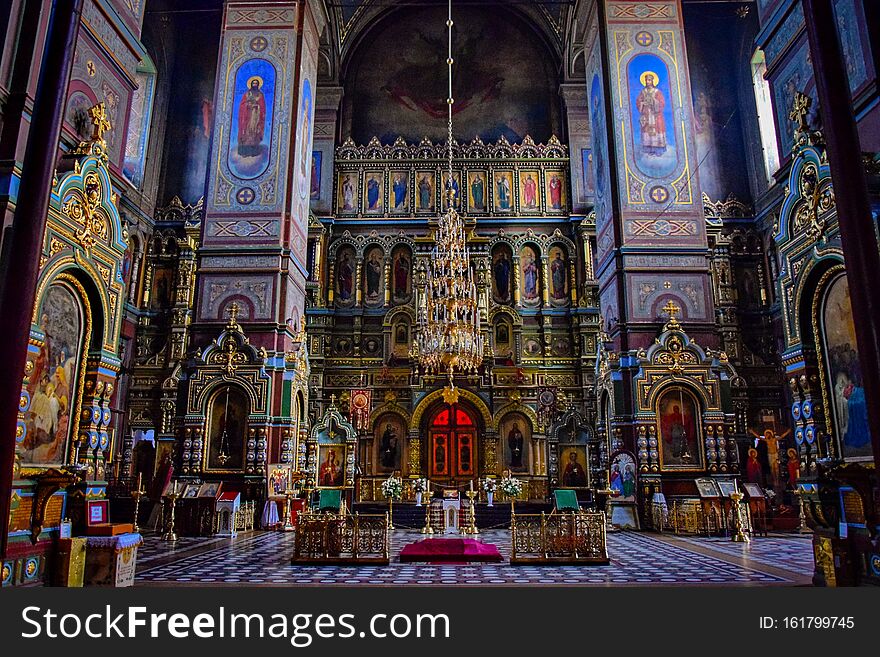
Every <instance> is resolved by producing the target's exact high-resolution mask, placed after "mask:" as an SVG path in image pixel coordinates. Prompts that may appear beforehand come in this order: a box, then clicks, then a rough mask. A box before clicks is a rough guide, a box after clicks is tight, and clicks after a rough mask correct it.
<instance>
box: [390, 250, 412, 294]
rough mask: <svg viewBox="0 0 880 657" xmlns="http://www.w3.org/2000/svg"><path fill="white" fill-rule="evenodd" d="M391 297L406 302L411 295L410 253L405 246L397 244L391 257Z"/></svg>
mask: <svg viewBox="0 0 880 657" xmlns="http://www.w3.org/2000/svg"><path fill="white" fill-rule="evenodd" d="M391 281H392V294H391V298H392V300H393V301H394V302H395V303H406V302H407V301H409V300H410V298H411V297H412V254H411V253H410V250H409V248H408V247H406V246H398V247H397V248H395V249H394V252H393V254H392V257H391Z"/></svg>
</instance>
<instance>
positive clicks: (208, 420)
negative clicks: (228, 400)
mask: <svg viewBox="0 0 880 657" xmlns="http://www.w3.org/2000/svg"><path fill="white" fill-rule="evenodd" d="M227 387H234V388H237V389H238V390H239V392H241V394H242V395H244V398H245V399H247V401H248V405H249V406H250V408H249V409H248V413H247V415H246V416H245V422H246V424H245V428H244V439H243V440H242V444H241V468H239V469H230V468H210V467H208V459H209V457H210V455H211V431H212V430H213V428H214V417H213V415H214V403H215V401H216V400H217V398H218V397H219V396H220V395H221V394H222V393H223V391H224V390H225V389H226V388H227ZM252 402H253V400H252V399H251V395H250V393H249V392H248V390H246V389H245V387H244V386H242V385H241V384H238V385H236V384H234V383H232V382H231V381H224V382H223V384H221V385H217V386H216V387H215V389H214V390H213V391H211V394H210V395H209V397H208V403H207V404H206V405H205V410H206V414H205V432H204V433H203V434H202V440H203V441H204V446H203V447H202V472H203V473H205V474H208V475H211V474H244V473H245V469H246V466H247V452H248V450H247V442H248V440H249V436H250V428H251V412H252V411H253V410H254V409H253V405H252Z"/></svg>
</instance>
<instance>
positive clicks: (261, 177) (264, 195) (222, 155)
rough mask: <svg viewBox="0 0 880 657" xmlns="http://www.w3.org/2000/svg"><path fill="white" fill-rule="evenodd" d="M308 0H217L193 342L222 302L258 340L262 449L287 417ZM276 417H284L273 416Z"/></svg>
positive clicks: (307, 179) (313, 36)
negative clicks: (265, 397) (263, 394)
mask: <svg viewBox="0 0 880 657" xmlns="http://www.w3.org/2000/svg"><path fill="white" fill-rule="evenodd" d="M326 22H327V17H326V15H325V13H324V10H323V8H322V3H319V2H317V1H315V0H300V1H295V0H285V1H275V2H271V1H267V2H238V1H236V0H227V2H226V5H225V11H224V16H223V35H222V39H221V53H220V64H219V67H218V71H217V84H216V89H217V92H216V94H217V96H216V99H215V104H214V106H215V118H214V131H213V132H214V139H213V146H212V152H211V156H210V158H211V159H210V163H211V164H210V167H209V169H210V172H211V174H210V178H209V182H208V194H207V199H206V203H205V219H204V221H203V222H202V244H201V249H200V251H199V258H200V265H199V276H198V282H197V292H196V295H197V296H196V311H195V321H194V324H193V331H192V336H193V337H192V343H193V345H194V346H197V347H199V348H202V347H204V346H206V345H207V344H209V343H210V341H211V340H213V339H214V338H216V337H217V335H218V334H219V333H220V332H221V331H222V329H223V326H224V325H225V323H226V321H227V318H228V315H229V309H230V308H231V305H232V304H233V303H237V305H238V307H239V309H240V314H239V317H238V321H239V323H240V324H242V325H243V328H244V330H245V331H246V333H247V335H248V338H249V339H250V341H251V343H252V344H253V345H254V346H256V347H257V348H264V349H266V351H267V353H268V355H269V359H268V361H267V369H269V371H270V373H271V375H272V377H273V386H272V388H273V389H272V391H271V392H270V393H269V394H270V403H269V409H268V411H269V415H271V416H274V417H279V418H281V419H280V420H279V426H275V427H273V428H272V435H271V436H270V437H269V438H270V445H269V453H270V454H275V453H276V452H277V451H278V450H277V449H276V447H277V445H278V443H279V442H280V440H281V431H282V429H283V428H285V427H287V428H289V426H292V420H290V418H289V410H287V411H283V409H284V408H287V407H288V406H289V404H287V405H285V399H284V395H283V394H282V390H283V386H282V380H283V377H284V367H283V361H284V359H283V355H284V354H285V353H286V352H288V351H290V350H291V347H292V343H293V337H294V329H293V323H291V322H288V320H289V319H291V318H299V317H301V316H302V315H303V312H304V307H305V303H304V300H305V281H306V277H307V275H308V272H307V265H306V263H307V257H306V252H307V236H308V215H309V199H310V190H311V168H312V137H313V126H314V112H315V84H316V78H317V60H318V45H319V38H320V34H321V32H322V31H323V29H324V27H325V25H326ZM281 425H284V426H281Z"/></svg>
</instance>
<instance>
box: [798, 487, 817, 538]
mask: <svg viewBox="0 0 880 657" xmlns="http://www.w3.org/2000/svg"><path fill="white" fill-rule="evenodd" d="M794 494H795V495H797V498H798V528H797V532H798V534H812V533H813V530H812V529H810V528H809V527H808V526H807V514H806V512H805V511H804V491H803V489H802V488H801V487H800V486H797V487H796V488H795V491H794Z"/></svg>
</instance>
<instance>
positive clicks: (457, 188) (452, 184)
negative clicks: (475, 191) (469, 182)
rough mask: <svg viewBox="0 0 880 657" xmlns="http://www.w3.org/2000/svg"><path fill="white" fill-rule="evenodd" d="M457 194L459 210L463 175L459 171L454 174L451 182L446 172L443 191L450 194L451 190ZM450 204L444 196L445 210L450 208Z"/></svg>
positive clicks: (456, 205) (456, 204)
mask: <svg viewBox="0 0 880 657" xmlns="http://www.w3.org/2000/svg"><path fill="white" fill-rule="evenodd" d="M450 189H451V190H452V191H453V192H455V203H454V205H455V208H456V209H458V208H460V207H461V173H459V172H458V171H453V172H452V180H451V181H450V178H449V172H448V171H447V172H445V173H444V175H443V190H444V192H448V191H449V190H450ZM448 205H449V203H448V200H447V198H446V196H445V195H444V197H443V209H444V210H445V209H446V208H447V207H448Z"/></svg>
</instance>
